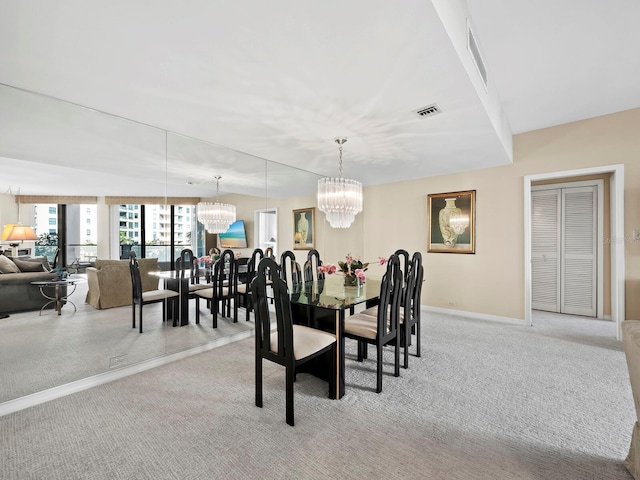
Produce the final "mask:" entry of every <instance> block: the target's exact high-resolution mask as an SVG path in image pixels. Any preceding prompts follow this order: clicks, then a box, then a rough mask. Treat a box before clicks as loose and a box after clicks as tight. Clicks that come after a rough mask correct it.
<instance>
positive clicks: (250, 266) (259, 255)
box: [237, 248, 264, 322]
mask: <svg viewBox="0 0 640 480" xmlns="http://www.w3.org/2000/svg"><path fill="white" fill-rule="evenodd" d="M263 258H264V253H263V252H262V249H260V248H256V249H255V250H254V251H253V253H252V254H251V257H250V258H249V261H248V262H247V273H246V274H245V275H244V279H243V281H242V282H240V283H238V288H237V296H238V299H242V302H240V301H239V302H238V303H240V304H241V305H244V309H245V311H246V320H247V322H248V321H249V312H250V311H251V305H252V304H251V290H250V289H249V285H250V284H251V281H252V280H253V279H254V278H255V276H256V271H257V269H258V263H260V260H262V259H263Z"/></svg>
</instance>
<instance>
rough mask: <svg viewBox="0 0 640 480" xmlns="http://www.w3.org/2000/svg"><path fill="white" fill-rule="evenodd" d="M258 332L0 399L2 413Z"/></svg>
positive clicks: (77, 390)
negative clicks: (3, 400) (39, 390)
mask: <svg viewBox="0 0 640 480" xmlns="http://www.w3.org/2000/svg"><path fill="white" fill-rule="evenodd" d="M254 333H255V330H254V329H250V330H246V331H244V332H239V333H236V334H233V335H230V336H228V337H223V338H219V339H217V340H214V341H212V342H209V343H206V344H204V345H200V346H198V347H194V348H190V349H189V350H184V351H182V352H176V353H171V354H167V355H162V356H159V357H156V358H151V359H149V360H145V361H142V362H139V363H135V364H133V365H128V366H126V367H122V368H118V369H116V370H112V371H109V372H104V373H100V374H98V375H93V376H92V377H87V378H83V379H81V380H76V381H75V382H70V383H67V384H65V385H60V386H57V387H53V388H49V389H47V390H42V391H41V392H36V393H33V394H31V395H25V396H24V397H20V398H16V399H15V400H9V401H7V402H3V403H0V417H1V416H3V415H8V414H10V413H14V412H17V411H19V410H23V409H25V408H29V407H33V406H35V405H40V404H41V403H45V402H48V401H49V400H54V399H56V398H60V397H64V396H65V395H70V394H72V393H76V392H80V391H82V390H87V389H89V388H92V387H95V386H97V385H102V384H104V383H108V382H113V381H114V380H119V379H121V378H124V377H128V376H129V375H134V374H136V373H140V372H144V371H145V370H150V369H152V368H155V367H159V366H161V365H166V364H168V363H171V362H175V361H177V360H182V359H183V358H187V357H190V356H192V355H197V354H199V353H203V352H207V351H209V350H213V349H214V348H218V347H221V346H223V345H227V344H229V343H233V342H237V341H238V340H243V339H245V338H249V337H252V336H253V335H254Z"/></svg>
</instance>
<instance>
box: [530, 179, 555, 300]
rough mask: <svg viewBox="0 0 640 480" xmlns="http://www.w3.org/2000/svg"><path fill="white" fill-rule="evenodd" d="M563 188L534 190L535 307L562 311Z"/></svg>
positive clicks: (533, 262) (533, 267)
mask: <svg viewBox="0 0 640 480" xmlns="http://www.w3.org/2000/svg"><path fill="white" fill-rule="evenodd" d="M561 201H562V197H561V191H560V189H555V190H539V191H534V192H532V193H531V307H532V308H534V309H535V310H545V311H548V312H560V234H561V230H560V219H561V203H562V202H561Z"/></svg>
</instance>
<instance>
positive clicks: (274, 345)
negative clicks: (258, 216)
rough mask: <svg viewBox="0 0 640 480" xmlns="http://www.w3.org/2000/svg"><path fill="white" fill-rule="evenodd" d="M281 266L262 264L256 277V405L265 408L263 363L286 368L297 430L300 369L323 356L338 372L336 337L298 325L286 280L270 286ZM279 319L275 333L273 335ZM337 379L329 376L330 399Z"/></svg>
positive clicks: (290, 416)
mask: <svg viewBox="0 0 640 480" xmlns="http://www.w3.org/2000/svg"><path fill="white" fill-rule="evenodd" d="M277 270H278V265H277V264H276V262H274V261H273V260H272V259H270V258H264V259H262V260H261V261H260V263H259V264H258V271H257V273H256V277H255V278H254V280H253V281H252V283H251V295H252V297H253V308H254V312H255V313H254V314H255V318H256V331H255V342H256V344H255V390H256V391H255V394H256V398H255V403H256V406H257V407H262V404H263V398H262V397H263V395H262V361H263V359H264V360H269V361H272V362H274V363H277V364H279V365H282V366H284V367H285V370H286V373H285V376H286V387H285V390H286V395H285V397H286V421H287V424H289V425H291V426H294V402H293V384H294V381H295V374H296V369H297V368H298V367H299V366H300V365H302V364H303V363H305V362H307V361H309V360H311V359H313V358H316V357H318V356H320V355H328V356H329V357H328V358H327V360H328V361H329V363H330V369H331V370H330V371H331V372H335V370H336V337H335V336H334V335H331V334H330V333H327V332H323V331H321V330H316V329H314V328H309V327H305V326H303V325H295V324H294V322H293V315H292V312H291V300H290V298H289V289H288V287H287V284H286V282H285V281H284V280H283V279H282V278H278V277H277V276H276V275H274V280H273V282H272V283H267V273H268V272H269V271H270V272H277ZM268 287H270V288H271V289H272V292H273V293H272V295H270V296H271V297H272V298H273V300H274V307H273V309H272V308H269V302H268V298H269V297H268V296H267V288H268ZM274 315H275V324H276V325H275V326H276V329H275V331H272V323H273V316H274ZM336 387H337V385H336V375H334V374H330V375H329V398H335V396H336Z"/></svg>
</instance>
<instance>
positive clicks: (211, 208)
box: [198, 176, 236, 233]
mask: <svg viewBox="0 0 640 480" xmlns="http://www.w3.org/2000/svg"><path fill="white" fill-rule="evenodd" d="M221 178H222V177H220V176H217V177H216V201H215V203H211V202H200V203H198V221H199V222H200V223H202V224H204V228H205V229H206V230H207V232H209V233H224V232H226V231H227V230H229V225H231V224H232V223H233V222H235V221H236V207H235V205H229V204H228V203H220V202H219V197H220V179H221Z"/></svg>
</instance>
